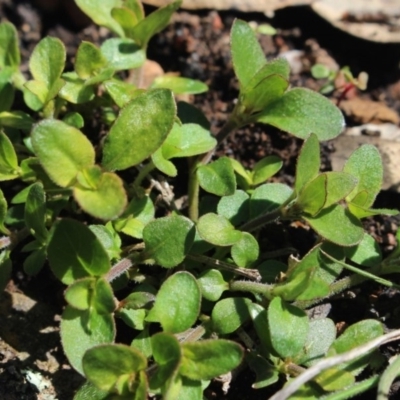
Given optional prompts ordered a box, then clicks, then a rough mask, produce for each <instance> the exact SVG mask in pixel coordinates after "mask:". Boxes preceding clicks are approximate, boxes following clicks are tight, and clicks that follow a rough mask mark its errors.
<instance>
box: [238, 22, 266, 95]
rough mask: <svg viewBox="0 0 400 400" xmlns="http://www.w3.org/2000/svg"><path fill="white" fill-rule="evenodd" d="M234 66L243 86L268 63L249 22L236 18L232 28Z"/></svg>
mask: <svg viewBox="0 0 400 400" xmlns="http://www.w3.org/2000/svg"><path fill="white" fill-rule="evenodd" d="M231 53H232V61H233V68H234V70H235V74H236V76H237V78H238V80H239V82H240V84H241V86H242V87H244V88H246V87H247V86H248V84H249V83H250V82H251V79H252V78H253V76H254V75H255V74H256V73H257V72H258V71H259V70H260V69H261V68H262V67H264V65H265V64H266V63H267V61H266V59H265V55H264V52H263V50H262V49H261V46H260V44H259V43H258V41H257V39H256V37H255V34H254V32H253V30H252V29H251V28H250V26H249V24H247V23H246V22H245V21H242V20H240V19H236V20H235V21H234V23H233V25H232V29H231Z"/></svg>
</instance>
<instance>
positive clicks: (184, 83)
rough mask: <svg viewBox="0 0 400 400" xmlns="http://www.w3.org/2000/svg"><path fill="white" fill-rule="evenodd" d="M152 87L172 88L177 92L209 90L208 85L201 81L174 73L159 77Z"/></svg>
mask: <svg viewBox="0 0 400 400" xmlns="http://www.w3.org/2000/svg"><path fill="white" fill-rule="evenodd" d="M151 87H152V88H165V89H170V90H172V91H173V92H174V93H175V94H200V93H204V92H207V90H208V86H207V85H206V84H205V83H203V82H201V81H198V80H195V79H189V78H183V77H181V76H174V75H163V76H159V77H157V78H156V79H154V81H153V83H152V85H151Z"/></svg>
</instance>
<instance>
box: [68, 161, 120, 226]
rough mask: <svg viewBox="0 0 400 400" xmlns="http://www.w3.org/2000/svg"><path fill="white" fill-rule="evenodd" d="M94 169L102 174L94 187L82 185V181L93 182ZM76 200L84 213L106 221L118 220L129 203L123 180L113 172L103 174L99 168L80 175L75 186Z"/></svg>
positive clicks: (92, 168) (89, 169)
mask: <svg viewBox="0 0 400 400" xmlns="http://www.w3.org/2000/svg"><path fill="white" fill-rule="evenodd" d="M94 169H96V170H98V171H99V172H100V176H99V177H97V178H96V179H95V182H94V185H93V186H92V187H88V185H82V180H85V181H86V182H87V181H90V180H91V178H92V176H91V175H93V172H92V171H93V170H94ZM86 182H85V183H86ZM74 198H75V200H76V201H77V202H78V203H79V205H80V206H81V207H82V209H83V210H84V211H86V212H87V213H89V214H91V215H93V216H94V217H96V218H101V219H104V220H110V219H115V218H117V217H118V216H119V215H120V214H122V212H123V211H124V209H125V206H126V203H127V196H126V192H125V189H124V184H123V181H122V179H121V178H120V177H119V176H118V175H116V174H114V173H113V172H103V173H102V172H101V170H100V168H99V167H97V166H94V167H91V168H87V169H85V170H83V171H82V172H80V173H79V174H78V184H76V185H75V186H74Z"/></svg>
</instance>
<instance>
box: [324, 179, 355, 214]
mask: <svg viewBox="0 0 400 400" xmlns="http://www.w3.org/2000/svg"><path fill="white" fill-rule="evenodd" d="M324 175H326V178H327V181H326V191H327V196H326V202H325V205H324V208H327V207H330V206H331V205H332V204H335V203H337V202H339V201H340V200H343V199H344V198H345V197H346V196H347V195H348V194H349V193H350V192H351V191H352V190H353V188H354V187H355V186H356V185H357V178H355V177H354V176H353V175H350V174H347V173H346V172H325V173H324Z"/></svg>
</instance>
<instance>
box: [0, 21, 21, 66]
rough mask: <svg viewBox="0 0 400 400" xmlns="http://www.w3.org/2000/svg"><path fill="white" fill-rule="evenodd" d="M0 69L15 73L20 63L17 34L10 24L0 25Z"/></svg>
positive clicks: (3, 23)
mask: <svg viewBox="0 0 400 400" xmlns="http://www.w3.org/2000/svg"><path fill="white" fill-rule="evenodd" d="M0 43H1V46H0V69H4V68H6V67H10V68H11V69H12V70H13V71H17V70H18V68H19V64H20V62H21V56H20V53H19V45H18V33H17V30H16V29H15V26H14V25H13V24H11V23H10V22H2V23H1V24H0Z"/></svg>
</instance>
